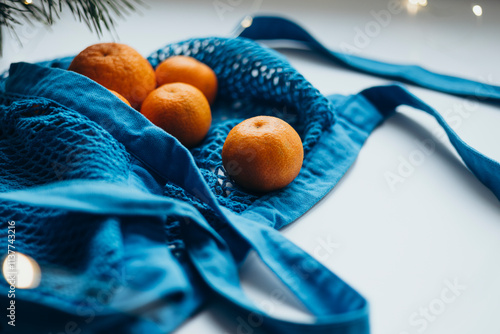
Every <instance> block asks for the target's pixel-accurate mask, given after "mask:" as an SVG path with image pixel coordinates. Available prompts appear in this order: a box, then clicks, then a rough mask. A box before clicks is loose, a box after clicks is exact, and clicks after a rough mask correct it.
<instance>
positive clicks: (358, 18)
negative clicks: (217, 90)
mask: <svg viewBox="0 0 500 334" xmlns="http://www.w3.org/2000/svg"><path fill="white" fill-rule="evenodd" d="M402 1H403V2H404V4H406V1H407V0H402ZM428 1H429V4H428V5H427V6H426V7H425V8H423V7H422V8H420V9H419V10H418V12H417V13H413V14H411V13H410V12H412V11H411V10H410V11H408V10H407V9H406V7H405V10H404V11H402V12H401V13H399V14H396V15H391V17H390V19H389V20H388V22H387V24H386V25H385V26H381V25H380V24H379V23H377V21H376V20H375V17H374V16H373V14H372V12H371V11H375V12H379V11H380V10H384V9H387V6H388V3H389V1H388V0H375V1H347V0H346V1H336V2H333V1H307V2H306V1H272V0H251V1H242V0H220V1H219V0H217V1H201V0H199V1H189V2H188V1H146V3H147V4H148V8H145V9H141V12H142V14H132V15H130V16H128V17H127V18H126V20H118V21H117V22H118V25H117V29H116V30H117V34H118V36H119V40H120V41H121V42H123V43H126V44H129V45H131V46H133V47H134V48H136V49H137V50H138V51H139V52H141V53H142V54H143V55H145V56H146V55H148V54H149V53H150V52H152V51H154V50H156V49H158V48H160V47H162V46H163V45H165V44H167V43H170V42H175V41H179V40H182V39H185V38H191V37H202V36H208V35H215V36H227V35H229V34H230V33H231V31H232V30H233V28H234V27H235V26H236V25H237V24H238V23H239V21H240V19H241V18H242V17H243V16H244V15H246V14H249V13H252V12H255V11H259V12H264V13H276V14H283V15H286V16H288V17H291V18H294V19H295V20H297V21H298V22H300V23H301V24H303V25H304V26H305V27H307V29H308V30H309V31H310V32H311V33H312V34H313V35H314V36H316V37H317V38H318V39H319V40H320V41H322V42H324V43H326V45H328V46H329V47H330V48H333V49H337V50H338V49H339V48H340V46H341V45H346V44H349V45H353V46H357V48H358V54H359V55H363V56H368V57H373V58H376V59H380V60H385V61H392V62H398V63H415V64H419V65H422V66H424V67H426V68H428V69H430V70H435V71H439V72H441V73H447V74H453V75H459V76H463V77H467V78H471V79H475V80H481V81H486V82H489V83H493V84H496V85H499V84H500V66H499V54H500V43H499V42H500V40H499V36H500V21H499V20H498V17H499V16H500V2H497V1H486V0H478V4H480V5H481V6H482V8H483V16H482V17H480V18H478V17H476V16H475V15H474V14H473V13H472V9H471V8H472V5H473V4H475V3H472V2H470V1H453V0H428ZM374 24H375V25H378V27H379V29H376V28H374ZM366 29H374V30H371V31H369V32H370V33H371V35H372V36H371V37H369V39H368V41H365V43H364V44H363V43H361V44H360V43H359V36H358V35H359V34H360V33H359V31H366ZM18 34H19V37H20V39H21V41H22V42H23V44H24V47H23V48H20V47H19V46H18V45H17V44H16V42H15V40H14V39H13V38H11V37H8V36H5V35H4V37H5V39H4V45H3V46H4V57H3V58H2V59H1V63H0V69H1V70H4V69H7V68H8V64H10V63H12V62H16V61H40V60H45V59H51V58H54V57H60V56H66V55H73V54H76V53H78V52H79V51H81V50H82V49H83V48H84V47H86V46H87V45H90V44H93V43H95V42H98V41H99V39H98V38H97V37H96V36H95V35H93V34H92V33H90V32H89V31H88V30H87V28H86V27H85V26H84V25H83V24H79V23H77V22H75V20H74V19H73V18H72V16H71V14H69V13H68V12H66V13H65V14H63V15H62V17H61V20H60V21H59V22H58V23H57V24H56V25H55V26H53V27H52V29H50V30H49V29H46V28H41V27H39V26H37V25H35V27H29V26H24V27H22V28H20V29H18ZM111 39H112V37H111V35H109V34H105V36H104V38H103V39H102V40H111ZM356 41H357V42H356ZM356 43H357V44H356ZM286 56H287V57H288V58H289V60H290V61H291V63H292V64H293V65H294V66H295V67H296V68H297V69H298V70H299V71H300V72H301V73H302V74H303V75H304V76H305V77H306V78H307V79H308V80H309V81H310V82H312V84H313V85H315V86H316V87H317V88H318V89H319V90H320V91H321V92H323V93H325V94H331V93H340V94H351V93H355V92H358V91H359V90H362V89H363V88H366V87H369V86H373V85H378V84H384V83H386V81H385V80H382V79H377V78H374V77H370V76H365V75H361V74H357V73H353V72H349V71H346V70H343V69H340V68H338V67H335V66H333V65H332V64H330V63H327V62H325V60H324V59H322V58H320V57H318V56H313V55H308V54H307V53H305V52H303V51H288V52H286ZM410 90H411V91H413V92H414V93H415V94H417V95H418V96H419V97H421V98H422V99H424V100H425V101H427V102H428V103H429V104H430V105H431V106H433V107H435V108H436V109H438V110H439V111H441V112H443V113H446V114H449V115H450V116H452V115H455V116H456V115H457V113H456V111H454V110H457V108H462V109H461V110H464V111H465V112H466V113H467V114H466V115H468V116H466V117H463V116H462V117H460V122H459V124H458V126H457V127H456V131H457V132H458V133H459V134H460V135H461V136H462V138H463V139H464V140H466V141H467V142H468V143H469V144H471V145H472V146H474V147H476V148H477V149H478V150H479V151H481V152H484V153H486V154H487V155H489V156H490V157H492V158H494V159H496V160H500V148H499V147H500V146H499V144H498V143H499V142H500V131H498V129H499V128H500V110H498V107H494V106H492V105H486V104H478V103H475V104H467V103H465V100H462V99H459V98H453V97H450V96H445V95H443V94H438V93H434V92H430V91H427V90H424V89H419V88H414V87H410ZM453 112H455V114H453ZM437 128H438V125H437V123H436V122H435V121H434V120H433V119H431V118H430V117H428V116H426V115H421V113H419V112H416V111H414V110H410V109H404V110H401V113H400V114H398V115H396V116H395V117H393V118H392V119H390V120H389V121H387V122H386V123H385V124H384V125H383V126H381V127H380V128H378V129H377V130H376V131H375V132H374V134H373V135H372V136H371V137H370V138H369V139H368V141H367V143H366V145H365V146H364V148H363V149H362V151H361V153H360V155H359V157H358V159H357V161H356V162H355V164H354V165H353V166H352V168H351V169H350V170H349V172H348V173H347V174H346V175H345V177H344V178H343V179H342V181H341V182H340V183H339V184H338V185H337V186H336V188H335V189H334V190H333V191H332V192H331V193H330V194H329V195H327V196H326V198H325V199H323V200H322V201H321V202H319V203H318V204H317V205H316V206H315V207H314V208H313V209H312V210H310V211H309V212H308V213H307V214H306V215H305V216H303V217H302V218H300V219H299V220H297V221H296V222H295V223H293V224H292V225H291V226H289V227H288V228H285V229H284V230H283V233H284V235H285V236H287V237H288V238H290V239H291V240H292V241H294V242H295V243H296V244H298V245H299V246H300V247H302V248H303V249H304V250H306V251H307V252H309V253H311V254H312V255H314V256H315V257H317V258H318V260H320V261H321V262H322V263H324V264H325V265H326V266H328V267H329V268H330V269H331V270H332V271H334V272H335V273H336V274H338V275H339V276H340V277H342V278H343V279H345V280H346V281H347V282H349V283H350V284H351V285H352V286H353V287H354V288H356V289H357V290H358V291H359V292H361V293H362V294H363V295H364V296H365V297H366V298H367V299H368V300H369V302H370V304H371V323H372V332H373V333H375V334H392V333H394V334H403V333H410V334H413V333H428V334H433V333H440V334H441V333H455V334H469V333H500V322H498V320H497V319H498V312H499V311H500V298H499V297H500V284H499V277H500V263H499V261H498V258H499V256H500V205H499V202H498V200H497V199H496V198H495V197H494V195H493V194H492V193H491V192H490V191H489V190H488V189H486V188H485V187H484V186H483V185H482V184H481V183H480V182H478V181H477V180H476V179H475V178H474V177H473V176H472V174H471V173H470V172H469V171H468V170H467V169H466V167H465V166H464V165H463V164H462V163H461V161H460V160H459V159H458V158H457V155H456V153H455V152H454V150H453V148H452V147H451V145H450V144H449V142H447V141H446V140H444V141H443V140H439V138H438V136H436V135H435V133H436V132H435V131H436V129H437ZM427 139H430V140H432V141H434V142H435V143H436V149H435V151H434V152H433V153H431V154H429V155H426V156H425V160H424V161H423V163H421V164H420V165H418V166H415V168H414V170H413V171H412V172H411V173H409V174H411V175H406V177H405V178H404V180H405V181H404V182H402V183H398V184H396V185H395V186H394V187H393V188H392V189H391V187H390V186H389V184H388V182H387V181H386V175H387V173H388V172H393V173H398V166H399V164H400V161H401V159H406V160H408V159H410V157H411V156H412V154H413V153H414V151H415V150H418V149H419V146H418V144H417V142H419V141H420V142H421V141H424V140H427ZM325 244H327V245H328V244H330V247H325ZM241 275H242V278H243V280H244V281H245V286H246V287H247V289H248V291H249V293H250V294H251V295H252V296H253V298H255V299H256V300H257V304H262V303H263V302H264V301H266V298H267V299H268V297H267V295H266V291H270V290H272V289H273V288H275V287H276V286H277V285H275V284H276V283H274V282H273V280H272V279H271V278H270V275H268V274H266V273H265V272H263V271H262V268H261V266H260V265H259V263H258V262H257V261H256V260H255V259H250V260H249V261H247V263H246V265H245V266H244V268H243V270H242V274H241ZM447 280H448V281H449V282H453V281H455V280H456V281H457V282H458V283H459V284H460V285H462V286H464V287H465V290H462V291H461V292H460V295H459V296H456V298H455V299H454V301H453V302H450V303H440V302H439V300H440V299H441V300H442V297H441V293H442V291H443V289H445V288H446V286H447V285H446V283H445V282H446V281H447ZM278 287H279V286H278ZM448 296H451V295H450V294H448ZM439 305H445V306H444V309H442V310H437V311H442V313H440V312H437V313H440V314H432V311H431V315H430V316H431V318H428V320H422V319H425V318H424V317H422V316H421V315H420V313H419V312H421V310H422V309H421V308H428V307H429V306H433V307H434V310H435V311H436V307H437V306H439ZM275 306H276V307H274V310H275V315H277V316H282V317H285V318H290V317H292V318H293V319H296V320H298V319H299V318H300V319H307V316H306V315H305V314H303V313H302V312H300V311H297V310H295V309H292V308H290V307H286V306H280V305H277V304H276V305H275ZM412 316H413V317H414V318H413V319H414V320H419V322H417V323H412V322H411V321H410V318H411V317H412ZM430 319H432V320H430ZM238 326H239V323H238V322H237V320H236V318H235V316H233V315H230V313H228V312H227V310H225V309H224V308H221V306H220V305H209V306H208V307H207V308H206V310H205V311H202V312H201V313H200V314H198V315H197V316H195V317H194V318H193V319H191V320H190V321H188V322H187V323H186V324H185V325H183V326H182V327H181V328H180V329H179V330H177V332H176V333H177V334H187V333H205V334H211V333H214V334H215V333H217V334H220V333H246V332H245V331H242V328H241V327H238ZM252 332H253V333H260V332H259V331H258V329H252Z"/></svg>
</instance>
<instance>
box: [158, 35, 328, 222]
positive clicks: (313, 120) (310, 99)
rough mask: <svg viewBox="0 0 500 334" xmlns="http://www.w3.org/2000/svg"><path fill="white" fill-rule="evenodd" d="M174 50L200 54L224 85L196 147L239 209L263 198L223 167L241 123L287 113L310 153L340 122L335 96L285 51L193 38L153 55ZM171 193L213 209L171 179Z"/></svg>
mask: <svg viewBox="0 0 500 334" xmlns="http://www.w3.org/2000/svg"><path fill="white" fill-rule="evenodd" d="M174 55H185V56H190V57H194V58H196V59H197V60H199V61H201V62H203V63H205V64H207V65H208V66H209V67H211V68H212V69H213V70H214V72H215V73H216V75H217V79H218V83H219V87H218V89H219V91H218V96H217V100H216V102H215V104H214V105H213V106H212V116H213V123H212V126H211V128H210V130H209V133H208V135H207V137H206V138H205V140H204V141H203V142H202V143H201V145H200V146H198V147H196V148H194V149H192V150H191V153H192V154H193V157H194V159H195V161H196V163H197V165H198V167H199V168H200V169H201V171H202V174H203V176H204V177H205V180H206V181H207V183H208V184H209V185H210V187H211V189H212V190H213V192H214V194H215V195H216V197H217V199H218V201H219V203H220V204H221V205H223V206H225V207H227V208H229V209H231V210H233V211H235V212H242V211H243V210H245V209H246V208H248V206H249V205H250V204H252V202H254V201H255V200H256V199H258V198H259V196H258V195H256V194H251V193H248V192H245V191H244V190H242V189H240V188H239V187H238V186H237V185H235V184H234V183H233V182H231V180H230V179H229V178H228V177H227V176H226V174H225V171H224V168H223V167H222V159H221V152H222V146H223V144H224V141H225V139H226V137H227V134H228V133H229V131H230V130H231V129H232V128H233V127H234V126H235V125H236V124H238V123H240V122H241V121H243V120H245V119H247V118H249V117H253V116H258V115H270V116H275V117H278V118H281V119H283V120H285V121H286V122H288V123H289V124H290V125H292V126H293V127H294V128H295V129H296V130H297V132H298V133H299V135H300V136H301V138H302V142H303V146H304V152H305V154H306V156H307V153H308V152H309V151H310V150H311V148H312V147H313V146H314V144H315V143H316V142H317V141H318V140H319V137H320V135H321V133H322V132H323V130H324V129H326V128H329V127H331V126H332V124H333V122H334V114H333V112H332V106H331V105H330V102H329V101H328V100H327V99H326V98H325V97H324V96H323V95H322V94H321V93H320V92H319V91H318V90H317V89H316V88H314V87H313V86H312V85H311V84H310V83H309V82H308V81H307V80H305V79H304V77H303V76H302V75H301V74H300V73H299V72H297V71H296V70H295V69H294V68H293V67H292V66H291V65H290V64H289V63H288V62H287V61H286V60H285V59H284V58H283V56H282V55H280V54H278V53H277V52H275V51H274V50H271V49H268V48H265V47H262V46H261V45H259V44H257V43H255V42H254V41H250V40H247V39H244V38H238V39H231V38H205V39H191V40H187V41H184V42H180V43H176V44H170V45H167V46H166V47H164V48H162V49H160V50H158V51H157V52H155V53H153V54H152V55H150V56H149V58H148V60H149V62H150V63H151V64H152V65H153V67H156V66H157V65H158V64H159V63H161V62H162V61H163V60H165V59H167V58H169V57H171V56H174ZM165 195H166V196H170V197H175V198H179V199H182V200H184V201H187V202H189V203H191V204H193V205H194V206H196V207H197V208H198V209H199V210H201V211H202V212H205V211H210V209H209V208H208V207H207V206H206V205H205V204H203V203H201V202H200V201H199V200H198V199H197V198H195V197H193V196H190V195H189V194H188V193H187V192H185V191H184V190H183V189H181V188H179V187H177V186H176V185H175V184H173V183H168V184H167V185H166V187H165ZM208 216H209V217H212V215H208ZM209 222H210V223H211V224H212V225H214V224H216V222H215V221H211V220H210V219H209Z"/></svg>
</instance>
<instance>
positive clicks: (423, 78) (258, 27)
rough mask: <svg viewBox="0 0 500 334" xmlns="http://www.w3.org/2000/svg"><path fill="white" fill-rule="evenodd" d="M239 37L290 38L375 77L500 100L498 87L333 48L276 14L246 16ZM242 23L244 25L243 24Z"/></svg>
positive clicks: (499, 88)
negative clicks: (333, 49) (327, 46)
mask: <svg viewBox="0 0 500 334" xmlns="http://www.w3.org/2000/svg"><path fill="white" fill-rule="evenodd" d="M244 22H245V23H246V24H245V25H244V26H245V28H244V29H243V30H242V31H240V33H239V37H245V38H249V39H253V40H292V41H296V42H300V43H303V44H305V45H307V46H309V47H310V48H311V49H312V50H314V51H316V52H318V53H320V54H322V55H324V56H326V57H327V58H328V59H330V60H332V61H333V62H335V63H336V64H338V65H340V66H343V67H347V68H349V69H352V70H355V71H358V72H362V73H366V74H372V75H375V76H379V77H383V78H387V79H391V80H397V81H401V82H405V83H411V84H413V85H417V86H420V87H424V88H429V89H432V90H435V91H439V92H443V93H447V94H452V95H457V96H462V97H472V98H476V99H480V100H488V101H495V102H500V87H498V86H493V85H489V84H486V83H481V82H477V81H473V80H467V79H463V78H458V77H453V76H449V75H443V74H439V73H434V72H431V71H428V70H426V69H424V68H422V67H420V66H416V65H398V64H391V63H385V62H381V61H376V60H372V59H368V58H363V57H359V56H356V55H352V54H347V53H342V52H337V51H332V50H329V49H328V48H326V47H325V46H324V45H323V44H321V43H320V42H319V41H318V40H317V39H315V38H314V37H313V36H312V35H311V34H309V33H308V32H307V31H306V30H305V29H304V28H302V27H301V26H299V25H298V24H297V23H295V22H293V21H290V20H288V19H285V18H283V17H277V16H256V17H253V18H246V19H245V20H244ZM242 26H243V24H242Z"/></svg>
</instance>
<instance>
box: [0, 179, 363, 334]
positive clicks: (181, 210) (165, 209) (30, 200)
mask: <svg viewBox="0 0 500 334" xmlns="http://www.w3.org/2000/svg"><path fill="white" fill-rule="evenodd" d="M0 199H3V200H9V201H16V202H21V203H25V204H29V205H34V206H38V207H48V208H57V209H62V210H68V211H72V212H83V213H90V214H97V215H122V216H126V215H134V216H137V215H143V216H163V217H164V216H166V215H168V216H175V217H180V218H184V219H183V221H182V223H181V230H182V235H183V240H184V242H185V244H186V250H187V253H188V255H189V257H190V259H191V261H192V263H193V265H194V266H195V267H196V268H197V270H198V272H199V274H200V275H201V276H202V278H203V279H204V281H205V282H206V283H207V284H208V285H209V286H210V287H211V288H212V289H213V290H214V291H216V292H217V293H218V294H220V295H222V296H223V297H224V298H225V299H226V300H228V301H229V302H231V303H232V304H233V305H234V306H235V307H237V308H238V309H240V310H241V311H243V312H249V313H250V314H252V317H251V319H252V320H251V321H249V324H247V325H250V326H254V327H260V326H265V327H266V328H269V329H272V330H273V332H276V333H292V334H294V333H296V334H299V333H305V332H307V333H325V334H326V333H337V334H366V333H369V325H368V306H367V302H366V300H365V299H364V298H363V297H361V296H360V295H359V294H358V293H357V292H356V291H355V290H353V289H352V288H351V287H349V286H348V285H347V284H346V283H344V282H343V281H342V280H341V279H339V278H338V277H337V276H336V275H335V274H333V273H332V272H330V271H329V270H328V269H327V268H325V267H324V266H322V265H321V264H320V263H319V262H317V261H316V260H315V259H313V258H312V257H310V256H309V255H308V254H307V253H305V252H304V251H303V250H301V249H300V248H299V247H297V246H295V245H294V244H293V243H292V242H290V241H289V240H288V239H286V238H285V237H283V236H282V235H281V234H280V233H279V232H278V231H276V230H275V229H273V228H271V227H269V226H266V225H263V224H259V223H256V222H252V221H250V220H247V219H243V218H241V217H238V218H236V217H237V216H236V215H234V216H233V217H230V218H231V219H228V222H229V227H230V228H231V229H232V231H233V232H235V233H236V234H237V236H232V240H231V241H232V242H231V244H232V247H231V246H228V245H229V244H228V243H226V241H225V240H224V239H223V238H222V237H221V236H220V235H219V234H217V232H216V231H214V230H213V229H212V227H210V225H209V224H208V223H207V222H206V220H205V219H204V218H203V216H202V215H201V214H200V213H199V212H198V211H197V210H196V209H195V208H194V207H193V206H191V205H189V204H187V203H184V202H181V201H179V200H175V199H171V198H167V197H163V196H158V195H153V194H149V193H145V192H143V191H140V190H138V189H136V188H132V187H129V186H124V185H116V184H109V183H104V182H101V181H81V180H76V181H75V180H72V181H63V182H57V183H53V184H50V185H45V186H39V187H34V188H30V189H27V190H19V191H13V192H8V193H0ZM227 213H229V211H227ZM228 218H229V217H228ZM234 238H237V239H239V240H235V239H234ZM245 245H248V246H249V247H250V249H253V250H255V251H256V252H257V253H258V254H259V255H260V256H261V258H262V260H263V261H264V262H265V263H266V264H268V265H269V267H270V268H271V269H272V270H273V271H274V272H275V273H276V275H277V276H278V277H279V278H281V279H282V280H283V282H284V283H285V284H286V285H287V286H288V287H289V288H290V289H291V290H292V291H293V292H295V294H296V295H297V297H298V298H299V299H300V300H301V301H302V302H303V303H304V305H305V306H306V307H307V308H308V309H309V310H310V311H311V313H312V314H313V315H314V316H316V319H315V322H314V323H297V322H293V321H288V320H281V319H277V318H273V317H271V316H269V315H267V314H266V313H264V312H262V311H261V310H260V309H258V308H257V307H255V306H254V304H253V303H252V302H251V301H250V300H249V299H248V298H247V297H246V295H245V293H244V291H243V289H242V288H241V285H240V282H239V277H238V266H237V263H236V261H235V260H234V258H233V254H232V252H235V251H236V252H237V251H240V252H241V251H242V249H241V248H244V247H245ZM235 247H236V248H238V247H239V248H240V249H234V248H235ZM231 248H233V249H231ZM275 254H278V255H275ZM286 277H288V279H287V278H286ZM249 319H250V317H249Z"/></svg>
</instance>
